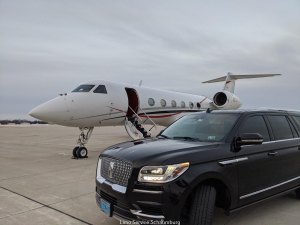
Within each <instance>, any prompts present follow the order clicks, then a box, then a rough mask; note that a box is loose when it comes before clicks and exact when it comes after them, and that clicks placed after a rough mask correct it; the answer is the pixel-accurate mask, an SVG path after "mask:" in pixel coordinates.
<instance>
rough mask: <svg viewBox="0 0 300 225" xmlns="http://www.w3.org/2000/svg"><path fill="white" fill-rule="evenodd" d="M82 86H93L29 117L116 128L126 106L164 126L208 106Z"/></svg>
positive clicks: (133, 89)
mask: <svg viewBox="0 0 300 225" xmlns="http://www.w3.org/2000/svg"><path fill="white" fill-rule="evenodd" d="M82 85H95V86H94V87H93V88H92V89H91V90H90V91H89V92H70V93H67V94H66V95H65V94H64V95H62V96H59V97H57V98H55V99H52V100H50V101H48V102H46V103H44V104H42V105H40V106H38V107H36V108H34V109H33V110H32V111H31V112H30V115H31V116H33V117H35V118H38V119H40V120H44V121H48V122H52V123H55V124H59V125H64V126H72V127H98V126H118V125H124V121H125V117H126V116H127V117H128V116H129V114H128V111H130V112H131V110H130V108H129V107H128V105H130V106H132V107H133V106H136V107H135V109H133V110H134V111H135V113H137V114H138V115H139V117H141V118H142V119H143V120H146V122H145V123H146V124H147V123H149V124H151V123H152V122H151V121H150V119H148V118H147V116H149V117H150V118H151V119H152V120H153V121H154V122H155V123H156V124H159V125H162V126H168V125H170V124H171V123H173V122H174V121H175V120H176V119H178V118H180V117H182V116H183V115H186V114H188V113H192V112H197V111H203V110H206V109H207V108H209V107H211V105H210V104H211V103H212V101H211V100H210V99H208V98H207V97H205V96H200V95H192V94H185V93H179V92H173V91H166V90H159V89H155V88H148V87H142V86H135V85H129V84H122V83H117V82H110V81H104V80H93V81H88V82H85V83H83V84H82ZM99 85H104V86H105V88H106V91H107V93H94V90H95V89H96V88H97V87H98V86H99ZM126 89H127V90H126ZM132 93H133V94H132ZM134 93H135V94H134ZM132 95H135V96H136V97H135V96H132ZM149 98H152V99H153V100H154V102H155V104H154V105H153V106H150V104H149V103H148V101H149ZM161 100H165V102H166V105H165V106H162V104H161ZM172 101H173V105H172V104H171V102H172ZM174 101H175V103H176V106H175V104H174ZM182 102H184V104H185V106H184V104H182ZM191 103H192V104H191ZM199 106H200V107H199ZM240 106H241V103H240V102H237V103H236V104H234V105H232V106H231V107H230V108H231V109H237V108H239V107H240ZM143 111H144V112H145V113H146V114H147V115H145V114H144V112H143Z"/></svg>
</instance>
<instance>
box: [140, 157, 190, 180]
mask: <svg viewBox="0 0 300 225" xmlns="http://www.w3.org/2000/svg"><path fill="white" fill-rule="evenodd" d="M189 166H190V163H188V162H186V163H180V164H175V165H169V166H144V167H143V168H142V169H141V170H140V173H139V176H138V181H140V182H150V183H166V182H169V181H172V180H175V179H176V178H177V177H179V176H180V175H182V174H183V173H184V172H185V171H186V170H187V169H188V168H189Z"/></svg>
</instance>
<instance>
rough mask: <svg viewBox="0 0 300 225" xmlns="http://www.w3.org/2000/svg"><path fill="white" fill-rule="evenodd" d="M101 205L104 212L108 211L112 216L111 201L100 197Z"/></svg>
mask: <svg viewBox="0 0 300 225" xmlns="http://www.w3.org/2000/svg"><path fill="white" fill-rule="evenodd" d="M100 205H101V209H102V211H103V212H105V213H107V214H108V215H109V216H111V210H110V208H111V207H110V203H108V202H107V201H104V200H103V199H100Z"/></svg>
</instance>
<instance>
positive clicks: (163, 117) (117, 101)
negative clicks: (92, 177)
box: [29, 73, 281, 158]
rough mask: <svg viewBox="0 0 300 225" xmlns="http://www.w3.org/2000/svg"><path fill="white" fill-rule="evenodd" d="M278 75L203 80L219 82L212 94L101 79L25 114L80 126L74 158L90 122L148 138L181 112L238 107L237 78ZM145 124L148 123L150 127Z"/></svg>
mask: <svg viewBox="0 0 300 225" xmlns="http://www.w3.org/2000/svg"><path fill="white" fill-rule="evenodd" d="M277 75H281V74H255V75H234V74H232V73H228V74H227V76H224V77H220V78H217V79H213V80H209V81H205V82H203V83H215V82H222V81H225V82H224V87H223V89H222V90H221V91H218V92H217V93H216V94H214V96H213V97H211V98H210V97H206V96H201V95H193V94H186V93H180V92H174V91H167V90H160V89H155V88H149V87H144V86H142V82H140V84H139V85H129V84H123V83H117V82H111V81H105V80H92V81H87V82H84V83H82V84H80V85H79V86H78V87H76V88H75V89H74V90H73V91H71V92H69V93H64V94H60V95H59V96H58V97H57V98H54V99H52V100H50V101H48V102H45V103H43V104H41V105H39V106H37V107H36V108H34V109H32V110H31V111H30V112H29V115H30V116H32V117H34V118H37V119H39V120H43V121H47V122H50V123H54V124H58V125H62V126H70V127H79V130H80V135H79V138H78V140H77V144H78V146H76V147H75V148H74V149H73V158H86V157H87V155H88V151H87V149H86V147H85V145H86V144H87V142H88V140H89V139H90V137H91V134H92V132H93V129H94V127H105V126H125V129H126V131H127V133H128V135H129V136H130V137H131V138H132V139H134V140H136V139H142V138H148V137H151V129H152V128H153V127H155V128H157V125H162V126H169V125H170V124H171V123H173V122H174V121H176V120H178V119H179V118H180V117H182V116H184V115H186V114H189V113H194V112H198V111H205V110H207V109H209V110H234V109H238V108H240V107H241V106H242V102H241V100H240V99H239V98H238V97H237V96H236V95H235V94H234V88H235V81H236V80H238V79H249V78H261V77H272V76H277ZM145 124H148V125H152V127H151V128H150V129H146V128H145V126H144V125H145Z"/></svg>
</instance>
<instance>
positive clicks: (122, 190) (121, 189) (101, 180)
mask: <svg viewBox="0 0 300 225" xmlns="http://www.w3.org/2000/svg"><path fill="white" fill-rule="evenodd" d="M101 162H102V159H101V158H99V160H98V167H97V175H98V177H97V178H96V180H97V181H98V182H99V183H100V184H103V183H105V184H107V185H109V186H111V188H112V189H113V190H114V191H117V192H120V193H122V194H125V193H126V189H127V188H126V187H124V186H121V185H118V184H113V183H110V182H109V181H108V180H106V179H105V178H104V177H102V176H101Z"/></svg>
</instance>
